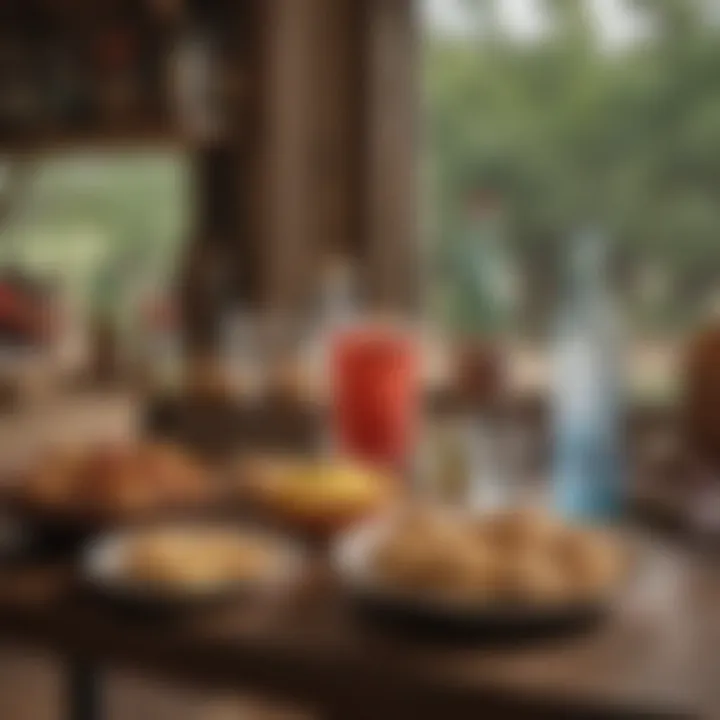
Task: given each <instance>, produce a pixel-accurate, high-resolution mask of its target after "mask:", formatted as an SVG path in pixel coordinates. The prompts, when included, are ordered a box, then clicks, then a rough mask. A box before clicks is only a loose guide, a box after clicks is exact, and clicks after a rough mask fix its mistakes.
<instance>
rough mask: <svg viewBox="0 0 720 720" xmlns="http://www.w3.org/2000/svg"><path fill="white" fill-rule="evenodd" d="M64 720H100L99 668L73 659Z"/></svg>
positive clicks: (69, 673)
mask: <svg viewBox="0 0 720 720" xmlns="http://www.w3.org/2000/svg"><path fill="white" fill-rule="evenodd" d="M66 683H67V685H66V696H65V707H64V713H65V716H64V720H100V718H101V715H102V712H101V691H100V677H99V673H98V670H97V668H96V667H95V666H94V665H93V664H91V663H89V662H86V661H85V660H80V659H78V658H72V659H71V660H70V661H69V664H68V668H67V679H66Z"/></svg>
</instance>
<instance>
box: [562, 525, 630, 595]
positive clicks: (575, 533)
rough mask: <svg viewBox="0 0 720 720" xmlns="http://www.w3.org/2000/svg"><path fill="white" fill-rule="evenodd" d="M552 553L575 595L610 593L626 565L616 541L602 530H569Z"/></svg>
mask: <svg viewBox="0 0 720 720" xmlns="http://www.w3.org/2000/svg"><path fill="white" fill-rule="evenodd" d="M552 555H553V558H554V560H555V562H556V563H557V565H558V567H560V568H561V569H562V571H563V573H564V574H565V575H566V577H567V578H568V585H569V593H570V594H572V595H573V596H574V597H588V596H593V595H598V594H601V593H603V592H607V591H608V590H609V589H610V588H611V587H612V586H613V585H614V583H616V582H617V581H618V579H619V577H620V575H621V574H622V570H623V566H624V559H623V555H622V553H621V552H620V549H619V547H618V546H617V544H616V543H615V542H614V541H613V540H612V539H611V538H610V537H609V536H608V535H607V534H606V533H603V532H600V531H589V530H584V529H583V530H579V529H567V530H566V531H565V532H564V533H563V534H562V536H561V537H560V538H558V539H557V541H556V542H555V544H554V546H553V552H552Z"/></svg>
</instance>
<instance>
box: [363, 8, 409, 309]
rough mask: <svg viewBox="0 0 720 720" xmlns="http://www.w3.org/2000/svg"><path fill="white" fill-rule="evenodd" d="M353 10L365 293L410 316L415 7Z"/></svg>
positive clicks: (376, 302) (379, 302) (372, 299)
mask: <svg viewBox="0 0 720 720" xmlns="http://www.w3.org/2000/svg"><path fill="white" fill-rule="evenodd" d="M361 5H362V9H363V14H364V18H363V23H362V27H363V44H362V57H363V70H362V76H363V88H362V90H363V114H362V121H363V130H364V176H363V187H364V207H363V214H364V217H365V228H364V232H365V242H366V268H365V271H366V276H367V286H368V291H369V294H370V298H371V301H372V302H373V303H374V304H377V305H380V306H382V307H390V308H393V309H404V310H409V309H415V308H417V307H418V306H419V301H420V293H421V287H420V281H421V277H420V274H421V253H420V238H419V229H418V218H417V208H418V203H417V193H418V187H417V181H416V179H417V169H418V138H417V127H418V113H419V110H420V103H419V83H418V77H419V72H420V68H419V62H420V58H419V53H418V45H419V32H418V29H417V26H416V15H415V11H416V9H417V8H416V6H417V2H415V0H364V2H363V3H362V4H361Z"/></svg>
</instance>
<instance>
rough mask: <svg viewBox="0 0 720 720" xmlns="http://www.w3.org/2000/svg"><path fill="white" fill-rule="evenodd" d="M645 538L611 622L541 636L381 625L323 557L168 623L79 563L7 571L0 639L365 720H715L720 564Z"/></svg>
mask: <svg viewBox="0 0 720 720" xmlns="http://www.w3.org/2000/svg"><path fill="white" fill-rule="evenodd" d="M641 544H642V548H641V550H640V552H639V555H640V557H639V571H638V577H637V578H636V579H635V580H634V581H633V582H632V583H631V585H630V586H629V587H628V588H627V590H626V592H625V593H624V595H623V597H621V598H619V600H618V604H617V607H616V608H615V610H614V612H613V613H612V615H611V616H610V617H608V618H607V619H606V620H605V621H603V623H602V624H600V625H598V626H597V627H596V628H593V629H590V630H588V631H587V632H584V633H580V634H577V635H574V636H565V637H558V638H554V639H543V640H542V642H538V641H535V642H527V643H523V644H515V645H498V644H497V643H495V644H493V645H487V644H486V645H483V644H482V642H475V643H474V644H469V643H464V644H462V645H458V644H457V643H453V644H450V643H448V642H444V643H439V642H437V641H434V642H432V643H430V642H428V641H427V640H420V639H418V638H414V639H412V638H408V637H398V636H397V635H395V634H390V633H388V632H387V631H380V630H379V629H378V628H372V627H371V626H369V625H367V624H363V623H361V622H360V621H359V618H357V617H356V616H355V615H354V613H353V611H352V608H351V606H350V605H349V603H348V602H347V599H346V598H345V596H344V595H343V593H342V591H341V589H340V588H338V587H336V585H335V583H334V581H333V580H332V579H331V577H330V575H329V573H328V571H327V564H326V562H325V561H324V560H323V559H322V558H317V559H314V560H313V561H312V562H311V563H310V566H309V568H308V570H307V572H306V573H305V575H304V576H303V578H302V579H301V580H299V582H298V584H297V586H295V587H294V588H293V591H292V592H288V593H285V594H283V596H282V597H275V598H273V599H270V600H268V599H267V598H262V599H259V598H252V597H246V598H242V599H239V600H237V601H235V602H234V603H233V604H232V605H228V606H222V607H219V606H218V607H215V608H206V609H203V610H194V611H192V612H191V613H189V614H186V615H183V616H182V617H175V618H173V619H165V620H164V621H159V620H158V618H152V617H148V616H141V615H134V614H128V612H127V611H124V612H123V611H120V610H119V609H118V608H117V607H112V606H109V605H108V604H107V603H104V602H103V601H102V600H101V599H99V598H95V597H91V596H90V595H89V594H88V593H87V592H84V591H83V589H82V587H81V586H80V585H79V583H78V578H77V577H76V576H75V574H74V572H73V569H72V565H71V564H70V563H68V562H67V561H61V560H58V561H43V562H35V563H25V562H23V563H18V564H15V565H7V566H5V567H3V568H1V569H0V638H5V639H12V640H18V641H25V642H28V643H30V644H33V645H35V644H37V645H40V646H42V647H46V648H49V649H52V650H56V651H60V652H62V653H63V654H65V655H69V656H78V657H82V658H85V659H89V660H93V661H97V662H99V663H100V664H106V665H110V666H112V665H119V666H129V667H132V668H135V669H137V670H143V671H147V672H150V673H156V674H158V675H160V676H169V677H174V678H178V679H183V680H187V681H190V682H195V683H198V684H201V685H209V686H215V687H223V688H228V689H236V690H247V689H250V690H254V691H258V692H267V693H269V694H272V695H273V696H274V697H278V698H287V699H290V700H296V701H300V702H308V703H320V704H323V705H326V706H327V705H330V706H333V707H345V708H348V707H352V708H353V714H352V717H386V716H387V717H390V716H393V715H392V713H391V711H390V710H389V708H391V707H398V708H403V710H407V709H410V708H412V712H413V716H414V717H439V716H442V717H448V718H450V717H453V718H454V717H457V718H463V717H471V716H472V717H477V712H478V710H479V709H481V708H482V709H484V711H485V712H486V713H487V712H488V711H489V710H490V709H491V708H496V709H497V711H498V712H503V713H505V712H509V711H510V710H512V712H513V713H514V714H512V715H509V716H510V717H558V716H559V713H562V717H597V716H598V713H601V714H600V716H601V717H613V718H614V717H617V718H624V717H717V716H718V711H720V690H716V686H717V678H718V669H717V668H718V663H717V662H716V660H717V658H718V657H720V650H716V647H719V648H720V644H718V643H720V614H718V613H717V611H716V608H717V607H718V605H719V602H720V568H718V569H716V568H714V567H713V563H712V561H711V560H708V559H703V558H701V557H699V556H697V555H693V554H689V553H688V552H685V551H683V550H681V549H678V548H676V547H673V546H672V545H671V544H662V543H660V542H659V541H656V540H653V541H652V542H651V543H647V542H642V543H641ZM383 709H385V710H387V713H383V712H382V710H383ZM393 712H394V711H393ZM342 716H343V717H344V716H347V712H343V715H342ZM394 716H396V715H394ZM404 716H405V715H403V717H404ZM486 716H488V715H486ZM503 717H506V715H505V714H503Z"/></svg>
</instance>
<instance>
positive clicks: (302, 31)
mask: <svg viewBox="0 0 720 720" xmlns="http://www.w3.org/2000/svg"><path fill="white" fill-rule="evenodd" d="M317 4H318V0H267V1H266V2H265V4H264V6H263V26H264V27H263V33H264V35H263V49H262V60H261V62H262V65H263V76H262V77H263V88H262V93H261V95H262V97H261V103H262V108H261V111H260V112H261V117H262V128H261V131H260V137H259V143H260V147H259V150H258V163H259V173H258V182H259V183H260V197H259V206H258V208H257V211H258V214H259V217H258V226H257V230H258V237H257V241H258V242H259V243H260V245H261V252H262V261H261V265H262V268H263V304H264V305H265V307H266V308H267V309H268V310H269V311H270V312H276V313H287V312H290V311H291V309H292V310H297V309H298V308H299V307H300V306H301V305H302V303H303V302H304V301H305V300H306V299H307V298H306V293H307V291H308V289H309V286H310V285H311V281H310V276H311V273H312V267H313V264H314V262H313V260H314V259H313V256H314V255H315V253H316V251H317V238H316V236H315V230H316V229H315V227H314V223H313V219H314V218H313V216H314V203H315V202H316V199H317V194H316V190H315V187H314V183H313V165H314V162H315V157H314V153H313V149H314V140H315V133H316V127H315V117H314V111H315V108H314V105H313V101H314V98H315V89H316V86H315V83H316V79H315V77H314V69H315V66H314V62H313V60H314V50H315V48H314V47H313V23H314V20H315V15H316V10H317Z"/></svg>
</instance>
